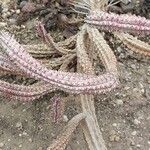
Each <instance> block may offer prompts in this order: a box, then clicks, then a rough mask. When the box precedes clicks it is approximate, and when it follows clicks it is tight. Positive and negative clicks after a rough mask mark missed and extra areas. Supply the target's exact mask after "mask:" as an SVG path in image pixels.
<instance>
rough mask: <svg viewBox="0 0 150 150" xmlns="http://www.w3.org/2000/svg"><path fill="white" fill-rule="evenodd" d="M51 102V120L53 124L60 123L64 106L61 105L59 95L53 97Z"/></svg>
mask: <svg viewBox="0 0 150 150" xmlns="http://www.w3.org/2000/svg"><path fill="white" fill-rule="evenodd" d="M51 101H52V108H51V110H52V120H53V122H54V123H60V121H62V119H63V112H64V105H63V104H62V98H61V97H60V95H58V94H57V95H54V96H53V97H52V98H51Z"/></svg>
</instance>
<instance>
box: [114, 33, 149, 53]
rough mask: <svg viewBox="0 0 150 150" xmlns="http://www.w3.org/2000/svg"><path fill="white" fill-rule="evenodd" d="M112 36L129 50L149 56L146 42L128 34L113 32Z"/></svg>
mask: <svg viewBox="0 0 150 150" xmlns="http://www.w3.org/2000/svg"><path fill="white" fill-rule="evenodd" d="M114 36H115V37H116V38H118V39H119V40H121V41H122V43H123V44H124V45H125V46H126V47H127V48H129V49H130V50H132V51H134V52H136V53H139V54H142V55H145V56H150V45H149V44H148V43H145V42H143V41H141V40H138V39H137V38H136V37H134V36H132V35H130V34H125V33H114Z"/></svg>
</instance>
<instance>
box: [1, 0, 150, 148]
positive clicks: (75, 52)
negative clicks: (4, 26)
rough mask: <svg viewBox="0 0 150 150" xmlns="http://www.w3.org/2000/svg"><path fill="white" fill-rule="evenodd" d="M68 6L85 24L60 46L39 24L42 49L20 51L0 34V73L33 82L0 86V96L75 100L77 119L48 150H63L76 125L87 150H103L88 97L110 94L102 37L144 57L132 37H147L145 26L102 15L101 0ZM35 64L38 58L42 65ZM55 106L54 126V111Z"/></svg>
mask: <svg viewBox="0 0 150 150" xmlns="http://www.w3.org/2000/svg"><path fill="white" fill-rule="evenodd" d="M68 4H70V5H72V6H74V10H75V11H76V12H79V13H84V14H86V18H85V19H84V24H83V26H82V27H81V29H80V31H79V32H78V33H77V34H76V35H75V36H72V37H70V38H68V39H66V40H64V41H61V42H59V43H55V42H54V40H53V38H52V37H51V35H50V34H48V33H47V32H46V30H45V29H44V25H43V24H42V23H39V24H38V25H37V33H38V35H39V36H40V37H41V38H42V40H43V43H44V44H38V45H21V44H19V43H18V42H17V41H16V40H15V39H14V37H13V36H11V35H10V34H9V33H7V32H4V31H1V32H0V43H1V46H2V49H1V51H0V71H1V73H2V74H8V73H12V74H17V75H19V76H25V77H30V78H34V79H36V80H38V82H37V83H35V84H32V85H29V86H25V85H17V84H13V83H8V82H5V81H3V80H0V82H1V86H0V92H1V94H2V95H5V96H8V95H9V97H10V98H12V99H18V100H23V101H30V100H35V99H38V98H40V97H41V96H43V95H45V94H46V93H50V92H52V91H58V90H61V91H64V92H67V93H70V94H75V95H74V96H75V97H76V100H77V102H78V103H79V104H80V106H81V110H80V113H79V114H78V115H76V116H74V117H73V118H72V119H71V120H70V121H69V122H68V125H67V126H66V127H65V129H64V131H63V133H62V134H60V135H59V136H58V138H57V139H56V140H55V141H54V142H53V143H52V144H51V145H50V146H49V147H48V150H60V149H61V150H63V149H65V147H66V145H67V143H68V141H69V140H70V137H71V135H72V133H73V132H74V130H75V129H76V128H77V126H78V125H80V127H81V128H82V129H83V132H84V135H85V138H86V141H87V143H88V146H89V149H90V150H106V149H107V148H106V145H105V142H104V140H103V138H102V134H101V131H100V129H99V125H98V121H97V118H96V114H95V107H94V96H95V95H96V94H101V93H106V92H109V91H112V90H113V89H116V88H117V87H118V86H119V72H118V69H117V60H116V57H115V55H114V53H113V51H112V50H111V48H110V46H109V45H108V44H107V41H106V40H105V39H104V34H105V31H107V32H111V33H112V34H114V36H115V37H116V38H118V39H119V40H120V41H122V43H123V44H124V45H125V46H126V47H127V48H129V49H130V50H132V51H134V52H136V53H140V54H143V55H145V56H150V45H148V44H147V43H145V42H143V41H140V40H138V39H137V38H136V37H135V36H133V35H150V20H147V19H146V18H144V17H139V16H135V15H127V14H126V15H125V14H122V15H118V14H115V13H108V12H107V8H108V6H107V0H83V1H82V2H81V1H73V0H69V1H68ZM79 10H80V11H79ZM85 10H86V11H85ZM130 33H132V34H133V35H131V34H130ZM47 56H53V57H52V58H53V59H52V60H47V59H45V58H46V57H47ZM58 56H59V57H58ZM39 58H43V59H42V62H41V61H39ZM95 61H98V62H101V63H102V64H103V66H104V68H105V69H104V72H102V73H101V74H99V75H96V73H95V66H94V62H95ZM55 68H57V69H58V70H57V71H56V70H54V69H55ZM60 101H61V100H60V99H59V98H58V97H56V98H54V102H55V104H56V103H59V102H60ZM55 106H56V105H55ZM55 106H54V112H55V119H56V120H57V114H58V113H59V112H58V111H59V109H57V108H56V107H55ZM59 107H61V106H60V105H59ZM58 116H60V115H58Z"/></svg>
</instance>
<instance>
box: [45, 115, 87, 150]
mask: <svg viewBox="0 0 150 150" xmlns="http://www.w3.org/2000/svg"><path fill="white" fill-rule="evenodd" d="M86 116H87V115H86V114H85V113H80V114H78V115H76V116H74V117H73V118H72V119H71V120H70V121H69V122H68V124H67V126H66V129H65V130H64V132H63V133H62V134H60V135H59V136H58V137H57V139H56V140H55V141H54V142H53V143H52V144H51V145H50V146H49V147H48V148H47V150H65V148H66V146H67V144H68V142H69V140H70V138H71V135H72V133H73V132H74V131H75V129H76V128H77V126H78V125H79V123H80V122H81V121H82V120H83V119H84V118H85V117H86Z"/></svg>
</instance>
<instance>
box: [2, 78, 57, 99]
mask: <svg viewBox="0 0 150 150" xmlns="http://www.w3.org/2000/svg"><path fill="white" fill-rule="evenodd" d="M0 85H1V86H0V92H1V93H2V94H3V95H4V94H5V95H6V96H7V95H11V96H12V97H14V98H15V99H20V100H34V99H37V98H39V97H41V96H43V95H44V94H46V93H49V92H52V91H54V90H55V89H54V88H52V87H51V86H50V85H48V84H46V83H42V82H41V83H36V84H34V85H30V86H24V85H17V84H13V83H8V82H5V81H1V80H0ZM5 95H4V96H5Z"/></svg>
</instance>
